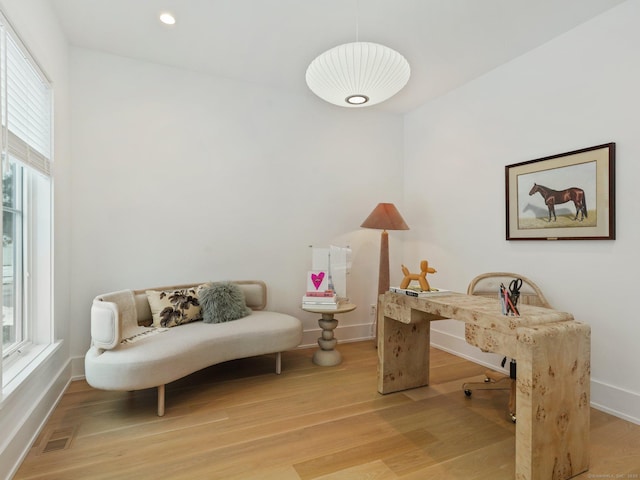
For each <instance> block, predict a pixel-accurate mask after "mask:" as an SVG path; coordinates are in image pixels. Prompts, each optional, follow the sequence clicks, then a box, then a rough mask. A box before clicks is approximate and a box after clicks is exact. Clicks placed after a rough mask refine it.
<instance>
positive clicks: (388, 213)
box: [360, 203, 409, 230]
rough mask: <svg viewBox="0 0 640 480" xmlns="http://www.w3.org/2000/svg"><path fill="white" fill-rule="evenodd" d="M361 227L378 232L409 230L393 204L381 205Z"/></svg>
mask: <svg viewBox="0 0 640 480" xmlns="http://www.w3.org/2000/svg"><path fill="white" fill-rule="evenodd" d="M360 226H361V227H364V228H376V229H378V230H409V226H408V225H407V224H406V223H405V221H404V218H402V215H400V212H399V211H398V209H397V208H396V206H395V205H394V204H393V203H379V204H378V205H377V206H376V208H374V209H373V212H371V213H370V214H369V216H368V217H367V218H366V220H365V221H364V222H362V225H360Z"/></svg>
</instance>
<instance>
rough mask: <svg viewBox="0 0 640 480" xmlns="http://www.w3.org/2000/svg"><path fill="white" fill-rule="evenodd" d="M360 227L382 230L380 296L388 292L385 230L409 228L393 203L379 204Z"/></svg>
mask: <svg viewBox="0 0 640 480" xmlns="http://www.w3.org/2000/svg"><path fill="white" fill-rule="evenodd" d="M360 226H361V227H364V228H375V229H377V230H382V234H381V236H380V271H379V274H378V295H381V294H383V293H384V292H386V291H388V290H389V234H388V233H387V230H409V226H408V225H407V224H406V223H405V221H404V219H403V218H402V215H400V212H398V209H397V208H396V206H395V205H394V204H393V203H379V204H378V206H377V207H376V208H374V209H373V212H371V214H370V215H369V216H368V217H367V219H366V220H365V221H364V222H362V225H360Z"/></svg>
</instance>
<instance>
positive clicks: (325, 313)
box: [302, 303, 357, 367]
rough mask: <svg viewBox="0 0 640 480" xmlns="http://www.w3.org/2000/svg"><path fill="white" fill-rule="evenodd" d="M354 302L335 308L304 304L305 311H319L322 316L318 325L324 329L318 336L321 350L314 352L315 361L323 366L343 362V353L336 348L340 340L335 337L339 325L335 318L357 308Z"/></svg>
mask: <svg viewBox="0 0 640 480" xmlns="http://www.w3.org/2000/svg"><path fill="white" fill-rule="evenodd" d="M356 306H357V305H355V304H353V303H341V304H339V305H338V308H336V309H335V310H326V309H319V308H313V307H308V306H303V307H302V309H303V310H304V311H305V312H311V313H319V314H321V315H322V318H320V319H319V320H318V325H320V328H321V329H322V335H321V336H320V337H318V345H319V346H320V349H319V350H316V352H315V353H314V354H313V363H315V364H316V365H320V366H322V367H333V366H334V365H339V364H340V363H341V362H342V355H340V352H339V351H337V350H335V346H336V344H337V343H338V340H337V339H335V338H334V337H333V330H334V329H335V328H336V327H337V326H338V320H336V319H335V318H334V315H335V314H337V313H346V312H350V311H352V310H355V309H356Z"/></svg>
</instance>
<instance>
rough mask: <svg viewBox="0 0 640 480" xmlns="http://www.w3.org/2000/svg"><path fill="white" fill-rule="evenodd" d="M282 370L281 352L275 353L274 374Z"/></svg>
mask: <svg viewBox="0 0 640 480" xmlns="http://www.w3.org/2000/svg"><path fill="white" fill-rule="evenodd" d="M280 372H282V352H278V353H276V374H278V375H280Z"/></svg>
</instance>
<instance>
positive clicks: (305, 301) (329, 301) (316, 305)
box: [302, 290, 338, 310]
mask: <svg viewBox="0 0 640 480" xmlns="http://www.w3.org/2000/svg"><path fill="white" fill-rule="evenodd" d="M302 308H310V309H316V310H337V309H338V297H337V295H336V293H335V292H334V291H333V290H326V291H324V292H307V293H306V295H304V296H303V297H302Z"/></svg>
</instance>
